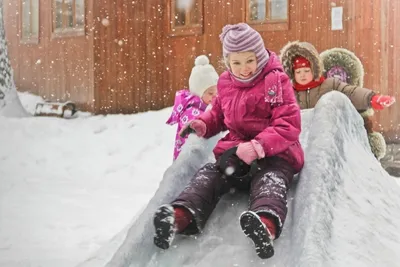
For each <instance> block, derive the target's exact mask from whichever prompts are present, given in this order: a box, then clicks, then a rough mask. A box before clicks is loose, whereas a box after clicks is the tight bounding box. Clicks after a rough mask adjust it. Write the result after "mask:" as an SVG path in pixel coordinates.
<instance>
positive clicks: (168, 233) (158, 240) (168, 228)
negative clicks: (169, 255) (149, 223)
mask: <svg viewBox="0 0 400 267" xmlns="http://www.w3.org/2000/svg"><path fill="white" fill-rule="evenodd" d="M153 223H154V228H155V230H156V233H155V235H154V244H155V245H156V246H157V247H159V248H161V249H168V248H169V247H170V245H171V243H172V241H173V240H174V237H175V230H174V223H175V218H174V210H173V208H172V207H170V206H162V207H160V208H159V209H158V210H157V212H156V213H155V215H154V221H153Z"/></svg>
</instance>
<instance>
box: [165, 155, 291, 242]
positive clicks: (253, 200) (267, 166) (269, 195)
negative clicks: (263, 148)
mask: <svg viewBox="0 0 400 267" xmlns="http://www.w3.org/2000/svg"><path fill="white" fill-rule="evenodd" d="M258 165H259V167H260V169H261V170H259V171H258V172H257V173H256V174H255V175H253V176H252V177H244V178H243V179H237V178H230V177H226V176H223V175H222V173H221V172H220V170H219V163H218V161H217V162H216V163H208V164H206V165H204V166H203V167H202V168H200V169H199V171H198V172H197V173H196V174H195V175H194V177H193V178H192V180H191V181H190V183H189V184H188V185H187V186H186V188H185V189H184V190H183V191H182V192H181V194H180V195H179V196H178V197H177V198H176V199H175V200H174V201H173V202H172V203H171V204H172V206H183V207H186V208H187V209H189V210H190V212H191V213H192V214H193V217H194V220H193V221H192V223H191V224H190V225H189V226H188V227H187V228H186V229H185V230H184V231H183V232H182V234H187V235H191V234H196V233H199V232H201V231H202V229H203V228H204V225H205V223H206V222H207V220H208V218H209V217H210V215H211V213H212V211H213V210H214V208H215V207H216V205H217V203H218V201H219V200H220V198H221V196H222V195H224V194H225V193H227V192H229V190H230V188H232V187H235V188H237V189H239V190H246V191H249V193H250V207H249V210H251V211H254V212H256V213H259V214H265V215H266V216H270V217H272V218H274V219H275V221H276V226H277V233H276V238H278V237H279V235H280V234H281V231H282V227H283V223H284V221H285V218H286V214H287V201H286V195H287V190H288V189H289V185H290V184H291V182H292V180H293V176H294V174H295V170H294V169H293V168H292V167H291V166H290V165H289V163H288V162H287V161H285V160H283V159H281V158H279V157H270V158H264V159H261V160H259V161H258ZM246 166H247V165H246ZM241 172H242V173H243V174H245V173H247V172H248V169H243V170H241Z"/></svg>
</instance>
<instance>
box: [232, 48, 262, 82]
mask: <svg viewBox="0 0 400 267" xmlns="http://www.w3.org/2000/svg"><path fill="white" fill-rule="evenodd" d="M228 62H229V67H230V69H231V71H232V73H233V75H235V76H236V77H238V78H241V79H250V78H251V77H252V76H253V75H254V74H255V72H256V70H257V59H256V54H255V53H254V52H233V53H230V54H229V57H228Z"/></svg>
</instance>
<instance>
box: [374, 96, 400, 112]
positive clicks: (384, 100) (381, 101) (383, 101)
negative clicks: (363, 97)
mask: <svg viewBox="0 0 400 267" xmlns="http://www.w3.org/2000/svg"><path fill="white" fill-rule="evenodd" d="M394 102H396V99H395V98H394V97H393V96H389V95H374V96H373V97H372V99H371V106H372V108H373V109H375V110H382V109H384V108H386V107H389V106H391V105H392V104H393V103H394Z"/></svg>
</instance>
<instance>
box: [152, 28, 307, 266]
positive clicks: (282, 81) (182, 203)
mask: <svg viewBox="0 0 400 267" xmlns="http://www.w3.org/2000/svg"><path fill="white" fill-rule="evenodd" d="M220 39H221V41H222V48H223V49H222V50H223V57H224V60H225V63H226V66H227V71H225V72H224V73H223V74H222V75H221V76H220V78H219V80H218V85H217V88H218V95H217V97H216V98H215V100H214V101H213V103H212V109H211V110H209V111H206V112H205V113H203V114H202V115H201V116H200V117H199V118H197V119H195V120H193V121H192V122H190V123H189V124H188V125H187V127H190V128H191V129H192V130H194V131H195V132H196V134H197V135H198V136H200V137H204V138H210V137H212V136H214V135H216V134H218V133H219V132H221V131H225V130H229V133H228V134H227V135H225V136H224V137H223V138H222V139H220V140H219V141H218V143H217V145H216V146H215V148H214V155H215V157H216V162H215V163H208V164H206V165H204V166H203V167H202V168H200V170H198V172H197V173H196V174H195V175H194V177H193V178H192V180H191V181H190V183H189V184H188V185H187V186H186V188H185V189H184V190H183V191H182V192H181V193H180V195H179V196H178V197H177V198H176V199H175V200H173V201H172V202H171V203H170V204H166V205H163V206H161V207H160V208H159V209H158V210H157V211H156V213H155V216H154V226H155V236H154V243H155V245H156V246H158V247H160V248H162V249H167V248H169V246H170V245H171V243H172V241H173V239H174V236H175V234H177V233H178V234H187V235H191V234H196V233H199V232H201V231H202V229H203V227H204V225H205V224H206V222H207V220H208V218H209V216H210V215H211V213H212V211H213V210H214V208H215V206H216V205H217V203H218V201H219V199H220V198H221V196H222V195H223V194H225V193H227V192H229V190H230V188H231V187H236V188H239V189H241V190H247V191H249V193H250V199H249V210H247V211H244V212H243V213H242V214H241V216H240V219H239V223H240V226H241V228H242V230H243V232H244V233H245V235H247V236H248V237H249V238H251V239H252V240H253V242H254V244H255V250H256V253H257V255H258V256H259V257H260V258H263V259H265V258H269V257H272V256H273V254H274V248H273V240H274V239H276V238H278V237H279V236H280V234H281V231H282V227H283V224H284V222H285V219H286V215H287V200H286V196H287V191H288V189H289V187H290V185H291V183H292V180H293V177H294V175H295V174H296V173H298V172H299V171H300V170H301V169H302V167H303V164H304V153H303V149H302V147H301V145H300V142H299V136H300V131H301V121H300V107H299V105H298V104H297V102H296V98H295V96H294V92H293V89H292V85H291V83H290V80H289V77H288V76H287V75H286V73H285V72H284V70H283V67H282V65H281V63H280V60H279V58H278V56H277V55H276V54H275V53H273V52H271V51H268V50H267V49H265V47H264V41H263V39H262V37H261V36H260V34H259V33H258V32H257V31H255V30H254V29H252V28H251V27H250V26H249V25H247V24H245V23H239V24H236V25H227V26H225V27H224V28H223V30H222V34H221V35H220ZM182 132H186V128H185V127H184V128H183V129H182ZM234 147H236V148H237V150H236V155H235V156H234V157H232V158H231V160H232V161H236V162H239V163H243V164H241V165H240V164H235V166H236V169H235V170H234V175H233V176H228V175H226V173H225V174H224V173H223V171H224V170H223V168H222V166H221V165H223V162H224V160H223V159H221V155H222V154H223V153H224V152H226V151H227V150H228V149H229V151H230V149H231V148H234ZM223 158H224V157H223ZM254 161H256V162H257V164H258V167H259V168H258V170H256V172H253V173H251V175H247V174H248V173H249V169H252V168H251V167H250V166H249V165H253V164H252V163H253V162H254ZM225 170H226V169H225ZM238 177H240V178H238Z"/></svg>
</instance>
